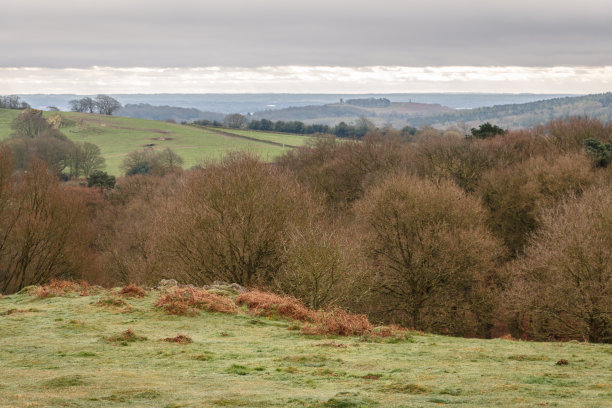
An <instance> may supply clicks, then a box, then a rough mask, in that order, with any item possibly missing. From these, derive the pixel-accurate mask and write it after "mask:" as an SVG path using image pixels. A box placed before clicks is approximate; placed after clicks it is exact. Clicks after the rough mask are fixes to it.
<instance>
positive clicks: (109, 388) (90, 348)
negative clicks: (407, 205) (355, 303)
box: [0, 290, 612, 408]
mask: <svg viewBox="0 0 612 408" xmlns="http://www.w3.org/2000/svg"><path fill="white" fill-rule="evenodd" d="M116 292H117V290H115V294H114V295H113V294H112V293H110V292H109V291H105V290H102V291H97V292H91V293H90V294H85V296H80V295H79V293H74V294H70V295H65V296H61V297H47V298H42V299H41V298H38V297H37V296H35V295H34V294H25V293H24V294H18V295H12V296H5V297H3V298H0V406H2V407H25V406H28V407H50V406H54V407H55V406H58V407H59V406H65V407H102V406H104V407H109V406H111V407H125V406H138V407H141V406H150V407H220V406H232V407H269V406H276V407H440V406H447V405H449V406H455V405H459V406H463V407H505V408H509V407H538V406H548V407H553V406H554V407H593V408H594V407H610V406H612V345H595V344H583V343H577V342H570V343H529V342H520V341H510V340H501V339H496V340H475V339H461V338H452V337H444V336H434V335H425V334H418V333H411V336H410V337H408V338H404V339H402V340H399V339H391V340H389V339H385V338H383V339H378V340H373V339H370V338H359V337H321V336H306V335H303V334H301V333H300V332H299V331H297V330H288V329H290V328H291V327H292V326H294V325H295V323H294V322H291V321H287V320H282V319H277V318H263V317H254V316H251V315H248V314H247V313H246V311H244V310H243V311H241V312H240V313H239V314H236V315H227V314H220V313H209V312H201V313H200V314H198V315H196V316H193V317H188V316H172V315H168V314H165V313H164V312H163V311H161V310H158V309H156V308H155V307H154V303H155V301H156V300H157V299H158V298H159V296H160V293H159V292H157V291H149V292H147V294H146V296H145V297H144V298H122V297H120V296H119V295H117V294H116ZM129 329H131V330H132V331H131V332H126V330H129ZM126 333H127V334H129V336H128V335H127V334H126ZM130 333H131V334H130ZM177 335H184V336H187V337H189V338H190V339H191V340H192V342H188V341H185V342H184V343H186V344H181V343H180V340H181V339H184V338H183V337H176V336H177ZM166 338H175V341H178V342H168V341H164V340H163V339H166ZM177 339H178V340H177ZM394 340H397V341H394ZM561 359H566V360H567V364H562V365H558V364H557V362H558V361H559V360H561Z"/></svg>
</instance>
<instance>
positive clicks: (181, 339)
mask: <svg viewBox="0 0 612 408" xmlns="http://www.w3.org/2000/svg"><path fill="white" fill-rule="evenodd" d="M164 341H165V342H168V343H178V344H189V343H193V340H192V339H191V337H189V336H187V335H185V334H179V335H177V336H175V337H166V338H165V339H164Z"/></svg>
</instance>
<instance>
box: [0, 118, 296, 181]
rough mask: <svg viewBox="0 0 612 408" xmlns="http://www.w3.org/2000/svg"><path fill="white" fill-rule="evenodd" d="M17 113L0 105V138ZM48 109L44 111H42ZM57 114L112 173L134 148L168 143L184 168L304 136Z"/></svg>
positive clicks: (265, 151)
mask: <svg viewBox="0 0 612 408" xmlns="http://www.w3.org/2000/svg"><path fill="white" fill-rule="evenodd" d="M18 114H19V111H16V110H6V109H0V140H3V139H5V138H7V137H9V135H10V134H11V133H12V131H11V129H10V123H11V121H12V120H13V119H14V118H15V117H16V116H17V115H18ZM54 114H55V112H45V116H46V117H49V116H52V115H54ZM61 115H62V117H63V118H66V119H67V121H66V120H64V123H65V124H67V125H64V126H63V127H62V128H61V131H62V132H63V133H64V134H65V135H66V136H68V137H69V138H70V139H71V140H73V141H79V142H91V143H95V144H97V145H98V146H100V149H101V150H102V155H103V156H104V158H105V159H106V170H107V171H108V172H109V173H111V174H115V175H118V174H120V170H119V166H120V164H121V162H122V161H123V159H124V157H125V156H126V155H127V154H128V153H129V152H131V151H134V150H142V149H145V148H151V149H153V150H161V149H165V148H167V147H169V148H171V149H173V150H174V151H175V152H176V153H178V154H179V155H181V156H182V157H183V158H184V159H185V165H184V167H185V168H188V167H191V166H194V165H196V164H198V163H201V162H202V161H206V160H214V159H218V158H220V157H222V156H224V155H225V154H227V153H228V152H231V151H237V150H239V151H248V152H252V153H254V154H257V155H259V156H261V157H262V159H264V160H271V159H273V158H274V157H276V156H278V155H280V154H282V153H283V152H285V151H286V150H287V147H282V146H278V145H274V144H270V143H266V141H267V140H270V141H274V142H279V141H282V140H284V138H285V137H286V138H287V140H290V141H287V142H286V143H288V144H291V145H298V144H303V143H304V141H305V140H306V138H305V137H300V136H295V135H286V136H285V135H283V134H279V133H265V132H261V134H257V133H259V132H255V131H249V134H250V135H251V137H252V140H248V139H246V138H242V137H238V136H237V137H232V136H231V135H228V134H223V133H220V132H214V131H211V130H208V129H202V128H196V127H193V126H184V125H179V124H174V123H167V122H159V121H152V120H145V119H134V118H124V117H117V116H103V115H94V114H84V113H74V112H67V113H61ZM255 139H260V140H261V141H258V140H255ZM281 143H282V142H281ZM147 145H151V146H147Z"/></svg>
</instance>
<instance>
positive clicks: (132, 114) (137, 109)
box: [115, 103, 225, 123]
mask: <svg viewBox="0 0 612 408" xmlns="http://www.w3.org/2000/svg"><path fill="white" fill-rule="evenodd" d="M115 115H116V116H124V117H128V118H137V119H150V120H174V121H175V122H179V123H180V122H191V121H194V120H201V119H206V120H210V121H215V120H218V121H220V122H221V121H223V118H225V115H224V114H223V113H218V112H204V111H201V110H198V109H195V108H180V107H176V106H167V105H165V106H153V105H149V104H148V103H137V104H127V105H125V106H124V107H122V108H121V109H119V110H118V111H117V112H116V113H115Z"/></svg>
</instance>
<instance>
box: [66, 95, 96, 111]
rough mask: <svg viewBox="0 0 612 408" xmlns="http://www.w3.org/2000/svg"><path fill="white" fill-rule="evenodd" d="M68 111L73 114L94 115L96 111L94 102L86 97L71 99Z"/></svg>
mask: <svg viewBox="0 0 612 408" xmlns="http://www.w3.org/2000/svg"><path fill="white" fill-rule="evenodd" d="M68 103H69V104H70V110H72V111H73V112H87V113H94V111H95V110H96V101H94V100H93V99H91V98H90V97H88V96H86V97H84V98H81V99H72V100H71V101H70V102H68Z"/></svg>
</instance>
